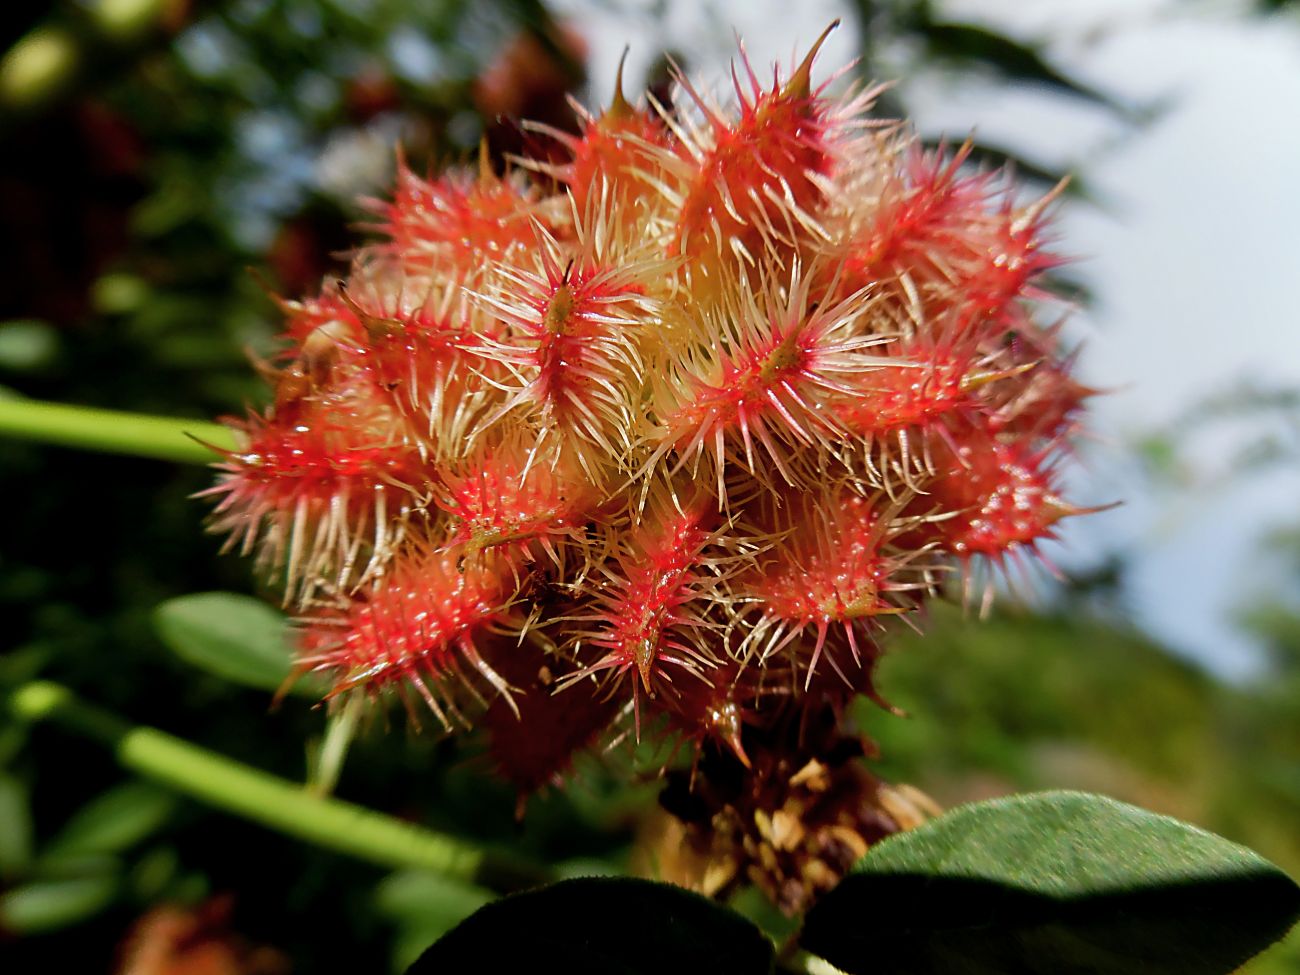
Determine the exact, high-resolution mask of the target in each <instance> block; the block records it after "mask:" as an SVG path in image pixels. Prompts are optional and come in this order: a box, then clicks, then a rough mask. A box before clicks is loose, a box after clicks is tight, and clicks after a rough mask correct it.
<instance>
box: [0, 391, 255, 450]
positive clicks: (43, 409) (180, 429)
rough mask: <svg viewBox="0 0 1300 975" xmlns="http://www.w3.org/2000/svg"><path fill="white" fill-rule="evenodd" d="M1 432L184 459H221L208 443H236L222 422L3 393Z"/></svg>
mask: <svg viewBox="0 0 1300 975" xmlns="http://www.w3.org/2000/svg"><path fill="white" fill-rule="evenodd" d="M0 436H9V437H17V438H19V439H22V440H36V441H40V442H42V443H51V444H58V445H60V446H63V447H81V448H84V449H86V450H102V451H105V452H107V453H112V454H130V455H131V456H134V457H151V458H154V459H155V460H169V461H175V462H177V463H182V464H209V463H211V462H212V461H214V460H217V459H218V456H219V455H218V454H216V453H215V452H214V451H213V450H212V449H211V448H210V447H208V446H205V444H211V445H212V447H215V448H218V449H221V450H230V449H234V448H235V446H236V444H235V440H234V437H233V435H232V434H231V431H230V430H229V429H228V428H226V427H223V426H220V425H218V424H216V423H205V422H203V421H202V420H177V419H173V418H171V417H162V416H144V415H142V414H139V413H121V412H118V411H117V410H99V409H92V408H90V407H86V406H65V405H63V404H61V403H42V402H39V401H36V400H28V399H0ZM199 441H203V442H202V443H200V442H199Z"/></svg>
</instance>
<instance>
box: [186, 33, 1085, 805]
mask: <svg viewBox="0 0 1300 975" xmlns="http://www.w3.org/2000/svg"><path fill="white" fill-rule="evenodd" d="M819 43H820V42H819ZM815 54H816V48H815V47H814V49H813V51H812V52H810V53H809V55H808V57H807V58H806V59H805V60H804V61H803V62H802V63H801V64H800V65H799V66H798V67H797V68H796V69H795V70H794V71H793V72H792V73H791V75H790V77H789V78H788V79H787V80H784V81H783V80H782V79H781V77H780V75H779V73H778V74H777V75H776V76H775V77H774V79H773V81H772V83H771V84H770V85H764V84H762V83H761V82H760V81H759V80H758V78H757V77H756V75H755V74H754V72H753V71H752V70H751V69H750V68H749V65H748V61H747V60H745V61H743V64H742V71H740V72H737V73H736V75H735V78H734V79H733V80H734V81H735V88H736V97H737V104H736V106H735V107H733V108H726V107H723V106H721V105H719V104H716V103H714V102H713V101H711V100H710V99H708V98H707V97H706V96H704V95H701V94H699V93H698V92H697V91H696V90H695V89H694V88H692V87H691V86H690V85H689V84H687V83H686V82H685V81H684V80H682V82H681V86H680V87H681V90H682V91H683V92H684V96H683V97H682V98H681V99H679V103H678V104H675V105H658V104H654V103H652V104H650V105H649V106H648V107H635V106H634V105H632V104H631V103H629V102H628V101H627V100H626V99H625V98H624V96H623V94H622V92H621V90H620V91H619V92H617V93H616V96H615V98H614V101H613V104H612V105H611V107H610V108H609V109H608V110H607V111H606V112H604V113H602V114H600V115H591V114H587V113H583V116H582V119H581V125H580V131H579V133H578V134H577V135H564V134H560V133H553V132H552V133H551V134H552V135H554V136H555V138H556V139H557V140H558V141H559V142H560V143H561V144H562V146H563V148H564V150H565V151H566V152H567V153H568V154H569V157H570V158H569V161H568V162H561V163H557V162H555V161H554V158H553V157H550V158H548V159H545V160H538V161H530V160H520V161H518V162H517V163H515V164H512V168H510V170H509V171H508V172H506V173H504V174H498V173H497V172H494V171H493V170H492V169H491V167H489V166H488V165H487V164H486V163H483V162H480V165H479V167H478V168H477V169H476V170H474V171H463V172H462V171H453V172H450V173H447V174H444V175H442V176H439V177H437V178H422V177H419V176H416V175H415V174H414V173H412V172H411V171H410V170H409V169H408V168H407V167H406V165H405V163H404V162H403V163H401V164H400V165H399V171H398V182H397V189H396V192H395V195H394V197H393V199H392V200H391V201H389V202H384V203H377V204H375V207H376V210H377V213H378V219H377V221H376V223H375V224H374V227H373V229H377V230H378V232H379V233H380V234H381V235H382V239H381V240H380V241H379V242H377V243H373V244H371V245H369V246H367V247H364V248H362V249H361V251H360V252H359V253H358V255H357V257H356V259H355V265H354V267H353V269H352V271H351V273H350V275H349V276H348V278H347V280H345V281H343V282H340V283H338V284H336V285H331V286H329V287H327V288H326V289H325V290H324V291H323V292H322V294H321V295H320V296H318V297H316V298H312V299H308V300H304V301H301V302H285V303H284V307H285V310H286V314H287V317H288V327H287V329H286V338H287V341H288V344H289V350H288V352H287V353H286V354H285V356H284V357H283V359H282V360H281V361H280V363H279V366H278V368H272V367H268V369H269V370H270V371H271V372H272V373H273V376H274V382H275V388H276V398H275V403H274V405H273V406H272V407H271V409H270V410H269V411H267V413H266V414H265V415H264V416H261V417H255V418H253V419H252V420H249V421H246V422H243V423H239V424H236V426H237V429H238V431H239V433H240V434H241V436H242V437H243V438H244V440H245V444H244V446H243V447H241V448H240V449H239V450H237V451H233V452H231V453H230V454H229V455H228V456H227V457H226V458H225V459H224V461H223V463H222V465H221V468H222V471H223V476H222V480H221V482H220V483H219V484H218V485H217V487H215V488H213V489H212V491H211V492H210V493H212V494H213V495H215V496H217V497H218V499H219V500H218V508H217V512H218V513H217V516H216V519H215V521H214V524H215V526H216V527H217V528H218V529H219V530H222V531H226V532H229V533H230V536H231V541H232V543H234V544H237V545H240V546H241V547H243V548H246V549H247V548H252V547H254V546H260V547H261V552H262V555H263V557H264V559H265V560H266V561H267V562H268V563H269V564H271V565H273V566H275V567H276V568H278V569H279V570H280V571H282V572H283V573H284V578H285V586H286V593H287V596H286V599H287V601H289V602H291V603H293V604H294V605H296V607H297V608H298V610H299V611H300V613H301V616H302V618H303V626H302V637H301V640H302V647H303V650H302V654H301V657H300V665H301V666H302V667H303V668H310V669H314V670H319V671H322V672H324V673H327V674H329V675H330V676H331V677H332V678H333V679H334V681H335V684H336V687H337V693H340V694H342V693H366V694H369V695H371V696H375V697H379V696H383V695H386V694H388V693H389V692H393V693H395V694H397V695H399V696H402V697H403V698H404V699H406V700H408V701H423V702H424V703H425V704H426V705H427V706H428V708H429V709H430V710H432V711H433V713H434V714H435V715H436V716H437V718H438V719H439V720H440V721H441V722H442V723H444V724H446V725H447V726H448V727H450V726H453V725H457V724H470V725H472V724H475V723H476V722H481V723H482V724H483V725H485V726H486V728H487V729H488V739H489V747H490V749H491V750H492V752H493V754H494V757H495V760H496V764H497V765H498V767H499V768H500V769H501V770H502V772H503V773H504V774H506V775H507V776H508V777H510V778H511V779H512V780H513V781H514V782H515V783H516V784H517V785H518V786H519V787H520V788H521V790H524V791H531V790H533V789H536V788H539V787H541V786H542V785H544V784H546V783H547V782H549V781H552V780H553V779H554V778H555V777H556V776H558V775H560V774H562V773H563V772H564V771H565V770H566V769H567V768H568V766H569V763H570V761H571V758H572V754H573V752H574V751H575V750H576V749H578V748H581V747H585V746H588V745H590V744H592V743H594V742H596V741H597V740H599V739H600V737H601V735H602V733H604V731H605V729H606V728H607V727H609V726H610V725H612V724H615V723H617V722H619V721H621V720H624V719H625V718H626V719H627V720H628V721H629V723H630V724H633V725H634V726H635V730H636V733H637V734H643V733H645V730H646V729H647V728H650V727H654V728H666V729H668V731H669V732H670V733H671V734H675V735H677V736H679V737H680V738H681V740H683V741H685V742H688V743H694V745H695V746H696V747H699V748H704V747H706V746H709V745H710V743H711V745H713V746H718V747H725V748H726V749H728V750H729V751H730V752H731V753H732V754H734V755H735V756H736V758H737V760H739V761H741V762H742V764H745V765H748V764H749V763H750V761H751V756H750V755H749V754H748V750H751V749H752V746H747V745H746V741H748V740H753V741H757V740H762V735H761V734H759V733H758V732H760V731H761V730H762V729H764V728H765V727H768V726H769V724H770V723H771V722H772V721H774V720H777V719H776V718H775V717H773V716H774V715H780V716H781V717H780V720H781V721H789V720H790V718H789V715H790V713H791V711H792V709H793V711H794V712H796V713H797V712H800V711H801V710H802V709H808V710H809V711H810V713H811V712H812V711H816V712H817V713H820V712H821V711H822V710H823V709H825V708H827V707H829V708H830V709H831V710H832V712H834V713H840V711H841V710H842V708H843V706H844V704H845V702H846V701H847V700H849V699H850V698H852V697H853V696H854V695H856V694H867V695H870V696H873V697H874V696H875V690H874V685H873V683H872V672H873V665H874V661H875V659H876V657H877V655H878V652H879V651H878V646H877V643H878V640H879V637H880V635H881V632H882V629H883V627H884V625H885V622H886V621H887V620H889V619H893V618H897V617H906V616H907V615H908V614H909V613H911V612H912V611H913V610H915V609H916V608H917V607H918V606H920V605H921V604H922V603H923V601H924V599H925V598H926V596H927V595H929V594H930V593H931V592H933V591H934V590H935V589H936V588H937V587H938V586H939V585H940V583H941V582H942V580H943V578H944V574H945V572H946V570H947V569H948V568H949V567H950V566H951V564H952V563H953V562H954V561H955V562H957V563H959V564H962V565H966V564H968V563H970V562H971V561H972V560H977V561H978V560H983V561H984V562H988V563H994V564H998V563H1000V562H1001V561H1002V560H1004V559H1007V558H1016V557H1018V554H1019V553H1020V552H1022V551H1029V552H1032V551H1033V550H1034V549H1035V546H1036V544H1037V543H1038V542H1039V541H1041V540H1042V539H1044V538H1049V537H1051V535H1052V532H1053V528H1054V525H1055V523H1056V522H1057V521H1058V520H1059V519H1060V518H1061V517H1062V516H1064V515H1067V514H1073V513H1077V511H1078V510H1079V509H1076V508H1072V507H1071V506H1070V505H1068V504H1067V503H1065V502H1064V501H1062V500H1061V499H1060V498H1059V496H1058V493H1057V488H1056V484H1055V480H1056V479H1055V475H1054V473H1053V471H1054V469H1055V465H1056V463H1057V462H1058V460H1059V459H1060V458H1061V457H1063V456H1066V454H1067V450H1066V446H1067V444H1068V441H1069V439H1070V437H1071V435H1072V434H1073V432H1074V428H1075V425H1076V422H1077V417H1078V413H1079V408H1080V405H1081V403H1082V401H1083V400H1084V398H1085V397H1086V396H1087V395H1089V392H1090V391H1089V390H1087V389H1085V388H1084V387H1082V386H1080V385H1079V384H1078V383H1076V382H1075V381H1073V380H1072V379H1071V378H1070V361H1069V357H1068V356H1066V355H1064V354H1063V353H1062V352H1061V350H1060V348H1059V343H1058V341H1057V339H1056V336H1055V331H1054V329H1052V328H1048V327H1043V326H1042V325H1039V324H1038V323H1037V321H1036V318H1037V317H1038V316H1039V314H1040V311H1039V307H1038V306H1039V304H1040V301H1041V299H1042V298H1043V297H1044V295H1043V294H1042V293H1040V292H1039V291H1037V290H1036V288H1037V286H1038V284H1039V283H1040V282H1041V277H1042V275H1043V273H1044V272H1045V271H1047V270H1049V269H1051V268H1052V267H1053V266H1055V264H1056V263H1058V260H1057V258H1056V257H1055V256H1054V255H1052V254H1051V252H1050V251H1049V249H1048V247H1047V241H1046V238H1045V232H1046V217H1045V204H1046V202H1047V201H1040V202H1038V203H1035V204H1032V205H1029V206H1025V207H1021V206H1018V205H1016V204H1015V203H1014V202H1013V198H1012V195H1011V190H1010V188H1009V187H1007V186H1005V185H1003V183H1002V182H1000V181H999V178H998V177H997V176H995V175H993V174H988V173H980V172H972V171H971V167H970V165H969V159H968V156H967V153H968V149H967V148H965V147H963V148H961V149H958V150H957V151H956V152H955V153H951V154H948V153H945V152H944V151H936V152H932V153H925V152H922V151H920V150H917V149H915V148H914V146H913V139H912V137H911V136H910V135H909V134H908V133H907V132H906V130H905V129H903V128H902V127H901V126H899V125H893V124H887V123H881V122H878V121H875V120H873V119H871V118H869V117H868V116H867V114H866V109H867V108H868V106H869V102H870V97H871V94H870V93H866V94H858V95H856V96H855V95H849V96H847V97H844V98H834V97H832V96H831V95H829V94H828V91H827V87H826V85H822V86H820V87H814V86H813V84H812V81H811V71H812V63H813V58H814V55H815ZM511 722H514V724H512V723H511ZM561 727H565V728H570V731H565V732H564V733H560V731H559V729H560V728H561ZM533 730H536V732H537V733H536V734H533V733H532V732H533ZM525 740H526V745H525V744H524V741H525Z"/></svg>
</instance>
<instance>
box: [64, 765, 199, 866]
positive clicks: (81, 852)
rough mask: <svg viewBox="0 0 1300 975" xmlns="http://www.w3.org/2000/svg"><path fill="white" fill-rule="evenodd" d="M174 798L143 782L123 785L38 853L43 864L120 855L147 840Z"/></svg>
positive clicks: (79, 812) (97, 800)
mask: <svg viewBox="0 0 1300 975" xmlns="http://www.w3.org/2000/svg"><path fill="white" fill-rule="evenodd" d="M175 808H176V797H175V795H173V794H172V793H170V792H166V791H164V790H162V789H159V788H157V787H156V786H152V785H149V784H148V783H147V782H127V783H126V784H124V785H120V786H117V787H116V788H113V789H110V790H109V791H107V792H105V793H104V794H103V795H100V796H99V797H97V798H95V799H93V800H92V801H90V802H89V803H87V804H86V805H84V806H82V807H81V808H80V809H79V810H77V812H76V813H75V814H74V815H73V817H72V818H71V819H69V820H68V822H67V824H66V825H65V826H64V827H63V829H62V830H60V831H59V833H58V834H57V835H56V836H55V837H54V838H53V839H51V840H50V841H49V843H47V844H46V845H45V849H44V850H43V851H42V852H41V859H42V860H43V861H52V860H67V859H76V858H80V857H87V856H94V855H97V854H105V853H121V852H123V851H124V850H128V849H130V848H131V847H133V846H135V845H136V844H137V843H139V842H140V841H141V840H144V839H146V838H147V837H149V836H151V835H152V834H153V833H155V832H157V830H158V829H159V828H160V827H161V826H162V825H163V823H165V822H166V821H167V818H168V817H169V816H170V815H171V814H172V810H174V809H175Z"/></svg>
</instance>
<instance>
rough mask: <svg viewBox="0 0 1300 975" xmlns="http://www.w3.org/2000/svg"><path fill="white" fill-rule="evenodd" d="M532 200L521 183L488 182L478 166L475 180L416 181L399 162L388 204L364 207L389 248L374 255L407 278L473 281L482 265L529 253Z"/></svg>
mask: <svg viewBox="0 0 1300 975" xmlns="http://www.w3.org/2000/svg"><path fill="white" fill-rule="evenodd" d="M538 198H539V194H537V193H536V192H535V191H534V190H532V189H531V188H530V187H528V185H527V184H526V183H525V182H523V181H522V180H521V179H518V178H515V177H513V176H511V175H509V174H508V175H506V176H504V177H501V176H497V175H496V174H494V173H493V172H492V170H491V167H490V166H489V165H488V164H487V162H486V160H484V161H483V162H482V163H481V164H480V167H479V171H478V173H472V172H470V171H453V172H449V173H447V174H445V175H443V176H442V177H440V178H438V179H422V178H420V177H419V176H416V175H415V174H414V173H413V172H411V170H410V169H408V168H407V166H406V162H405V160H403V159H400V158H399V159H398V167H397V190H396V193H395V195H394V198H393V200H392V202H391V203H374V204H372V207H373V208H374V209H375V210H377V211H378V214H379V216H380V218H381V219H380V222H379V223H378V224H376V225H375V227H374V229H375V230H378V231H379V232H380V233H382V234H383V235H384V236H385V237H387V238H388V240H389V243H388V244H386V245H384V246H383V247H382V250H383V251H385V252H387V253H389V254H391V255H393V256H394V257H396V258H397V259H398V260H400V261H401V262H403V263H404V264H405V265H407V266H408V267H410V268H412V269H413V270H416V271H424V272H436V273H440V274H445V275H447V276H449V277H451V278H453V279H457V280H460V279H468V280H476V279H478V278H479V277H480V276H481V274H482V272H483V269H484V268H485V267H486V266H487V265H488V264H489V263H491V262H493V261H501V260H508V259H510V258H511V257H513V256H514V255H516V254H518V253H520V252H521V251H525V250H527V249H528V248H529V247H530V246H531V245H532V243H533V239H534V230H533V221H534V220H536V219H538V218H539V217H540V215H541V211H540V207H539V205H538Z"/></svg>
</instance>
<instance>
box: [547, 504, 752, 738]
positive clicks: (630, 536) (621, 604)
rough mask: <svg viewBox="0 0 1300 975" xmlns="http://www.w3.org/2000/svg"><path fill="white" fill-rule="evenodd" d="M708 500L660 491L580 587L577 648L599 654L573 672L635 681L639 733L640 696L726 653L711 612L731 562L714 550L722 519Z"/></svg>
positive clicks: (691, 676)
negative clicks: (682, 498)
mask: <svg viewBox="0 0 1300 975" xmlns="http://www.w3.org/2000/svg"><path fill="white" fill-rule="evenodd" d="M716 511H717V509H716V508H715V507H714V505H713V504H712V503H711V502H708V501H703V500H695V501H688V502H686V503H682V502H681V501H680V500H679V499H678V498H677V497H676V496H675V495H671V494H670V495H669V496H667V497H664V496H662V495H660V496H656V497H654V498H653V499H652V502H651V504H650V505H649V508H648V511H647V513H646V515H645V516H643V517H641V518H639V519H638V523H637V524H636V525H635V526H632V527H630V528H629V529H627V530H624V531H620V532H619V533H618V536H617V538H616V539H614V540H613V542H612V546H611V548H612V551H611V554H610V557H609V558H607V559H606V560H605V561H604V563H602V564H601V565H599V566H597V568H596V569H595V570H594V571H593V572H592V574H591V576H590V577H589V578H588V579H587V580H586V581H585V582H584V583H583V584H582V585H581V586H580V587H579V605H580V606H582V607H584V608H583V609H581V610H579V611H578V613H577V614H575V616H574V617H573V618H572V620H573V622H574V623H576V624H578V626H577V627H575V630H574V636H575V640H574V651H575V652H580V651H581V650H582V648H583V645H584V644H586V646H587V647H588V648H589V651H590V655H592V656H594V657H595V659H594V660H593V661H592V662H591V663H589V664H587V666H585V667H584V668H583V669H582V670H580V671H578V672H577V673H575V674H574V675H573V677H572V678H571V684H573V685H575V686H581V682H582V681H583V679H584V678H588V677H599V676H602V675H607V676H608V677H610V678H612V680H613V681H614V682H615V683H616V684H618V685H621V684H623V683H624V682H625V679H626V680H627V681H630V683H631V688H630V690H631V696H632V700H633V703H634V706H635V708H636V715H637V730H638V734H639V732H640V706H641V705H640V701H641V695H642V694H646V695H648V696H650V697H654V696H655V694H656V693H657V691H658V688H659V687H660V686H661V685H662V684H663V683H665V682H667V683H677V682H678V681H690V680H699V681H707V680H708V676H707V674H708V671H709V670H711V669H712V668H713V667H715V666H717V665H718V663H719V662H720V660H721V658H720V655H719V651H718V649H717V648H715V646H714V645H713V641H711V640H710V636H711V635H712V634H713V633H714V631H716V630H717V629H718V627H717V624H716V623H714V622H711V621H710V618H709V617H710V611H711V610H712V608H713V602H714V599H715V598H716V595H717V590H718V588H719V586H720V583H721V580H722V579H723V578H724V573H725V569H726V566H727V565H728V564H729V563H730V562H732V561H734V560H733V559H732V558H728V557H727V556H726V555H723V554H719V553H718V552H717V551H716V543H717V540H718V530H719V523H720V518H719V517H718V515H717V513H716Z"/></svg>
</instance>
